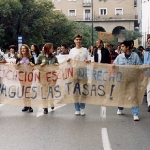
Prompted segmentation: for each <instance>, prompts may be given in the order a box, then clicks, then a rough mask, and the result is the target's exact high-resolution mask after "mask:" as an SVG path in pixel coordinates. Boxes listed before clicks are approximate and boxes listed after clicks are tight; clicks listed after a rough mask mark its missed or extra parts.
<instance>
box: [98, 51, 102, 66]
mask: <svg viewBox="0 0 150 150" xmlns="http://www.w3.org/2000/svg"><path fill="white" fill-rule="evenodd" d="M97 54H98V62H99V63H100V62H101V59H102V53H101V50H97Z"/></svg>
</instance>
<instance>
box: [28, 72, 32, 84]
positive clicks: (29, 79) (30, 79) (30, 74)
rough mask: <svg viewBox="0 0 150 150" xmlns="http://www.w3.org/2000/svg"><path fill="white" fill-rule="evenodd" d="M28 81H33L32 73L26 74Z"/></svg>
mask: <svg viewBox="0 0 150 150" xmlns="http://www.w3.org/2000/svg"><path fill="white" fill-rule="evenodd" d="M28 81H29V82H32V81H33V72H30V73H29V74H28Z"/></svg>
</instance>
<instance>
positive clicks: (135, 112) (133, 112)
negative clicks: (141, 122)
mask: <svg viewBox="0 0 150 150" xmlns="http://www.w3.org/2000/svg"><path fill="white" fill-rule="evenodd" d="M118 109H119V110H123V109H124V108H123V107H118ZM138 113H139V107H132V115H133V116H137V115H138Z"/></svg>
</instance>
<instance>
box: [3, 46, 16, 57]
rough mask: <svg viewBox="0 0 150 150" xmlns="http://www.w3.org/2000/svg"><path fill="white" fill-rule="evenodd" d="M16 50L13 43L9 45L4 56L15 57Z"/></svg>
mask: <svg viewBox="0 0 150 150" xmlns="http://www.w3.org/2000/svg"><path fill="white" fill-rule="evenodd" d="M16 51H17V49H16V46H15V45H10V46H9V53H8V54H7V55H6V57H5V58H8V59H17V55H18V53H17V52H16Z"/></svg>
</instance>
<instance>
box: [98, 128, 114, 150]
mask: <svg viewBox="0 0 150 150" xmlns="http://www.w3.org/2000/svg"><path fill="white" fill-rule="evenodd" d="M101 133H102V143H103V148H104V150H112V148H111V145H110V142H109V138H108V133H107V128H102V131H101Z"/></svg>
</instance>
